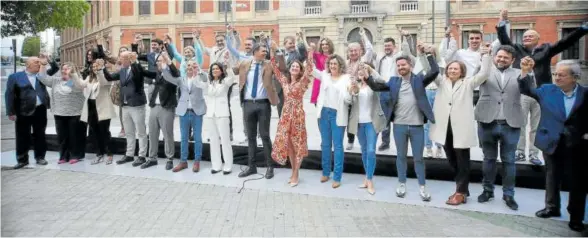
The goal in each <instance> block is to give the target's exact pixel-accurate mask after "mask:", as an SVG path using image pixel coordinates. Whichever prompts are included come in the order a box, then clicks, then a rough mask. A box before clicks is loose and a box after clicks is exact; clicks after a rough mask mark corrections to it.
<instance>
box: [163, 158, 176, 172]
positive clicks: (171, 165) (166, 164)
mask: <svg viewBox="0 0 588 238" xmlns="http://www.w3.org/2000/svg"><path fill="white" fill-rule="evenodd" d="M173 167H174V161H172V160H171V159H170V160H168V161H167V163H165V170H170V169H172V168H173Z"/></svg>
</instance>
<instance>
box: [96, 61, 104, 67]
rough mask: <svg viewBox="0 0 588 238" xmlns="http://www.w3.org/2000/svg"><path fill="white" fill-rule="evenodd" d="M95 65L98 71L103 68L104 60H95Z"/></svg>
mask: <svg viewBox="0 0 588 238" xmlns="http://www.w3.org/2000/svg"><path fill="white" fill-rule="evenodd" d="M96 64H97V65H98V69H103V68H104V60H103V59H97V60H96Z"/></svg>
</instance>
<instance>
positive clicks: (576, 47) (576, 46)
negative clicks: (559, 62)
mask: <svg viewBox="0 0 588 238" xmlns="http://www.w3.org/2000/svg"><path fill="white" fill-rule="evenodd" d="M574 30H576V28H562V29H561V37H562V38H565V37H567V36H568V35H570V34H571V33H572V32H573V31H574ZM580 41H581V40H579V41H574V43H572V46H570V48H568V49H566V50H564V51H563V52H562V53H561V59H563V60H566V59H575V60H578V59H580Z"/></svg>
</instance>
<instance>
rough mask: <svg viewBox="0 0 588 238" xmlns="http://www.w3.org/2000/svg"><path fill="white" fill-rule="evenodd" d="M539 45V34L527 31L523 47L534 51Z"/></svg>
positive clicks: (524, 35)
mask: <svg viewBox="0 0 588 238" xmlns="http://www.w3.org/2000/svg"><path fill="white" fill-rule="evenodd" d="M538 44H539V33H537V31H535V30H527V31H525V33H523V46H525V48H527V49H533V48H535V47H536V46H537V45H538Z"/></svg>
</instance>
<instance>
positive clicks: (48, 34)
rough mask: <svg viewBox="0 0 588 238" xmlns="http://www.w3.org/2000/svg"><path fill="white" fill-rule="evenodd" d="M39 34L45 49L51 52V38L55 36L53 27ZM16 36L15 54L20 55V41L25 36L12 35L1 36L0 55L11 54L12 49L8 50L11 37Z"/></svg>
mask: <svg viewBox="0 0 588 238" xmlns="http://www.w3.org/2000/svg"><path fill="white" fill-rule="evenodd" d="M39 36H41V42H42V43H44V44H45V45H46V46H47V48H46V49H45V50H47V51H49V52H53V39H54V38H55V33H54V31H53V29H48V30H46V31H43V32H41V33H39ZM15 38H16V45H17V46H16V48H17V51H16V55H18V56H20V53H21V51H22V42H23V41H24V38H25V36H22V35H21V36H12V37H6V38H2V40H1V42H0V47H1V48H0V50H1V51H0V52H1V53H0V55H2V56H12V54H13V53H12V50H10V48H9V47H11V46H12V39H15ZM41 51H43V49H41Z"/></svg>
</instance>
